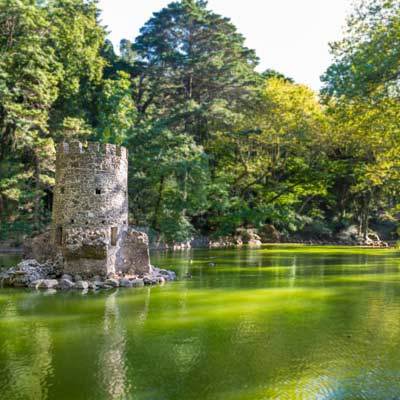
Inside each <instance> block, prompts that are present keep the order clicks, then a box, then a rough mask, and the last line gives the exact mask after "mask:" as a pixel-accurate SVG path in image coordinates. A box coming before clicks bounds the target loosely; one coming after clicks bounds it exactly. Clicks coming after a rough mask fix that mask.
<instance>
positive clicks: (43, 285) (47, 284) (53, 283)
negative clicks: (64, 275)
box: [37, 279, 58, 289]
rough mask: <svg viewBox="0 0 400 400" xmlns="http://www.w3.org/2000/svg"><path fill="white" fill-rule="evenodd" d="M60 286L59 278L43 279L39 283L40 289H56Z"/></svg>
mask: <svg viewBox="0 0 400 400" xmlns="http://www.w3.org/2000/svg"><path fill="white" fill-rule="evenodd" d="M57 286H58V281H57V279H42V280H41V281H40V283H39V284H38V285H37V288H38V289H55V288H57Z"/></svg>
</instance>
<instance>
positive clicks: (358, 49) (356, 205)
mask: <svg viewBox="0 0 400 400" xmlns="http://www.w3.org/2000/svg"><path fill="white" fill-rule="evenodd" d="M331 49H332V53H333V55H334V62H333V64H332V65H331V66H330V67H329V68H328V70H327V72H326V74H325V75H324V76H323V78H322V80H323V82H325V87H324V89H323V91H322V94H323V96H324V99H325V102H326V104H328V105H329V112H330V114H331V116H332V117H333V119H334V124H333V125H332V133H333V135H332V138H333V140H332V144H333V147H332V150H333V152H332V157H333V158H335V159H336V162H337V163H338V165H339V164H340V165H341V166H342V169H341V171H342V173H343V174H341V175H338V177H339V176H341V178H340V179H339V180H338V186H339V187H340V189H339V192H340V193H341V194H342V199H341V201H340V202H341V203H342V205H341V206H340V208H341V209H344V208H347V209H348V210H349V211H350V212H352V213H353V215H354V216H355V217H356V219H357V220H358V222H359V230H360V233H362V235H363V236H364V237H365V238H366V237H367V236H368V225H369V220H370V218H371V217H377V216H378V214H382V213H383V210H386V213H387V212H390V210H391V209H392V210H397V206H396V204H397V202H398V200H399V199H398V195H395V194H396V193H397V187H398V184H399V175H398V172H397V171H398V170H399V167H400V165H399V154H400V148H399V145H398V143H399V139H400V122H399V120H398V115H399V114H400V102H399V93H400V92H399V77H400V62H399V60H400V4H399V2H398V1H395V0H393V1H392V0H388V1H386V0H368V1H365V2H359V3H358V5H357V7H356V9H355V12H354V13H353V15H352V16H351V17H350V18H349V19H348V22H347V30H346V36H345V38H344V39H343V40H341V41H339V42H336V43H334V44H332V45H331ZM345 176H346V178H345ZM339 181H340V184H339Z"/></svg>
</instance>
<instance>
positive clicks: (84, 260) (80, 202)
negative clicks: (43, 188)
mask: <svg viewBox="0 0 400 400" xmlns="http://www.w3.org/2000/svg"><path fill="white" fill-rule="evenodd" d="M127 178H128V160H127V151H126V149H125V148H124V147H120V146H116V145H112V144H100V143H89V144H88V145H87V146H86V147H85V146H83V144H82V143H80V142H78V141H73V142H71V143H60V144H59V145H58V147H57V157H56V185H55V190H54V199H53V218H52V223H53V229H52V232H53V234H52V240H53V245H54V247H55V248H56V249H57V252H58V253H61V254H62V256H63V270H64V272H65V273H70V274H80V275H82V276H94V275H102V276H105V275H107V274H112V273H116V272H119V271H121V272H135V273H138V272H139V273H145V272H149V270H150V263H149V255H148V246H147V245H148V242H147V236H146V235H145V234H142V233H140V232H137V231H134V230H132V229H130V228H129V227H128V194H127Z"/></svg>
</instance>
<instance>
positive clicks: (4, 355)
mask: <svg viewBox="0 0 400 400" xmlns="http://www.w3.org/2000/svg"><path fill="white" fill-rule="evenodd" d="M21 305H22V310H21V309H19V307H21ZM23 305H24V303H22V304H21V303H19V302H16V301H14V300H12V299H8V300H7V302H6V303H5V304H4V306H2V307H1V317H2V318H1V322H2V325H3V326H2V327H3V328H6V327H7V326H8V327H10V326H11V327H18V330H17V332H15V334H14V335H10V336H8V335H7V334H6V333H7V331H6V332H5V331H4V329H3V330H2V334H1V336H0V337H1V340H0V344H1V347H0V360H1V361H0V365H1V368H0V370H1V377H0V388H2V389H1V392H0V397H1V398H2V399H6V398H7V397H6V396H7V392H8V391H11V394H12V396H11V398H20V399H29V400H30V399H32V400H44V399H47V398H48V382H49V380H50V379H51V377H52V375H53V366H52V338H51V331H50V330H49V329H48V327H47V326H46V324H45V323H42V322H41V321H32V322H30V323H24V322H23V313H24V312H23ZM21 353H22V357H21Z"/></svg>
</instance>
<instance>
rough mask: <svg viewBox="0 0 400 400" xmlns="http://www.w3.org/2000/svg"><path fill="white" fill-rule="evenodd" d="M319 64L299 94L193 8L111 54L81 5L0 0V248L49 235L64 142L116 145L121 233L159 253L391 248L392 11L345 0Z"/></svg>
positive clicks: (182, 7)
mask: <svg viewBox="0 0 400 400" xmlns="http://www.w3.org/2000/svg"><path fill="white" fill-rule="evenodd" d="M282 23H284V21H282ZM331 52H332V56H333V57H332V59H333V62H332V65H331V66H330V67H329V68H328V70H327V71H326V72H325V74H324V75H323V76H322V78H321V79H322V81H323V89H322V90H321V92H320V93H315V92H313V91H312V90H311V89H310V88H308V87H306V86H304V85H302V84H300V83H297V82H294V81H293V80H292V79H291V78H290V77H286V76H283V75H282V74H281V73H279V72H278V71H273V70H267V71H265V72H262V73H261V72H259V70H258V68H257V66H258V59H257V55H256V54H255V52H254V51H253V50H251V49H249V48H247V47H246V46H245V38H244V37H243V36H242V35H241V34H240V33H239V32H238V31H237V30H236V28H235V26H234V25H233V24H232V23H231V22H230V20H229V19H227V18H224V17H222V16H220V15H217V14H215V13H214V12H212V11H211V10H210V9H209V8H208V7H207V2H206V1H204V0H181V1H175V2H172V3H171V4H169V5H168V6H167V7H166V8H164V9H162V10H160V11H158V12H156V13H154V14H153V16H152V18H151V19H150V20H149V21H147V23H146V24H145V25H144V26H143V27H142V29H141V31H140V34H139V36H138V37H137V38H136V39H135V40H134V41H132V42H131V41H130V40H127V39H125V40H122V41H121V43H120V48H119V49H117V50H116V49H114V48H113V46H112V44H111V43H110V42H109V41H108V40H107V30H106V27H104V26H102V24H101V21H100V10H99V9H98V6H97V4H96V2H95V1H92V0H89V1H84V0H2V1H1V3H0V239H1V240H6V239H10V238H15V239H18V238H21V237H23V236H24V235H29V234H33V233H35V232H38V231H40V230H42V229H43V228H44V227H45V226H46V225H47V224H48V223H49V221H50V214H51V200H52V188H53V184H54V161H55V143H56V142H59V141H61V140H64V139H65V140H71V139H74V138H76V139H80V140H82V141H86V140H88V141H90V140H98V141H102V142H110V143H117V144H122V145H124V146H126V147H127V148H128V150H129V159H130V175H129V201H130V222H131V223H132V224H133V225H137V226H145V227H149V228H150V229H151V232H154V233H158V234H159V235H161V237H162V238H164V239H165V240H166V241H180V240H185V239H187V238H189V237H192V236H193V235H208V236H211V237H221V236H229V235H234V234H235V232H237V231H238V229H243V228H254V229H258V230H259V231H260V232H262V231H263V229H266V228H268V229H271V227H274V229H276V230H277V231H279V233H280V235H282V238H284V239H285V238H286V239H288V238H291V237H299V236H303V237H308V236H309V237H316V238H320V239H329V238H333V237H335V236H336V235H337V234H338V233H339V232H341V231H342V230H343V229H346V228H348V227H350V226H355V227H357V229H358V232H359V234H360V235H362V236H363V237H366V236H367V235H368V232H369V229H371V227H372V228H376V227H385V229H386V231H385V232H386V233H387V235H388V237H390V238H392V239H395V238H396V224H397V221H398V215H399V211H400V209H399V200H400V193H399V188H400V185H399V183H400V140H399V139H400V102H399V100H400V2H399V0H368V1H359V2H358V4H356V5H355V9H354V12H353V13H352V15H350V16H349V18H348V20H347V23H346V26H345V32H344V37H343V38H342V39H341V40H339V41H338V42H335V43H332V44H331ZM315 57H318V54H316V55H315Z"/></svg>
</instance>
